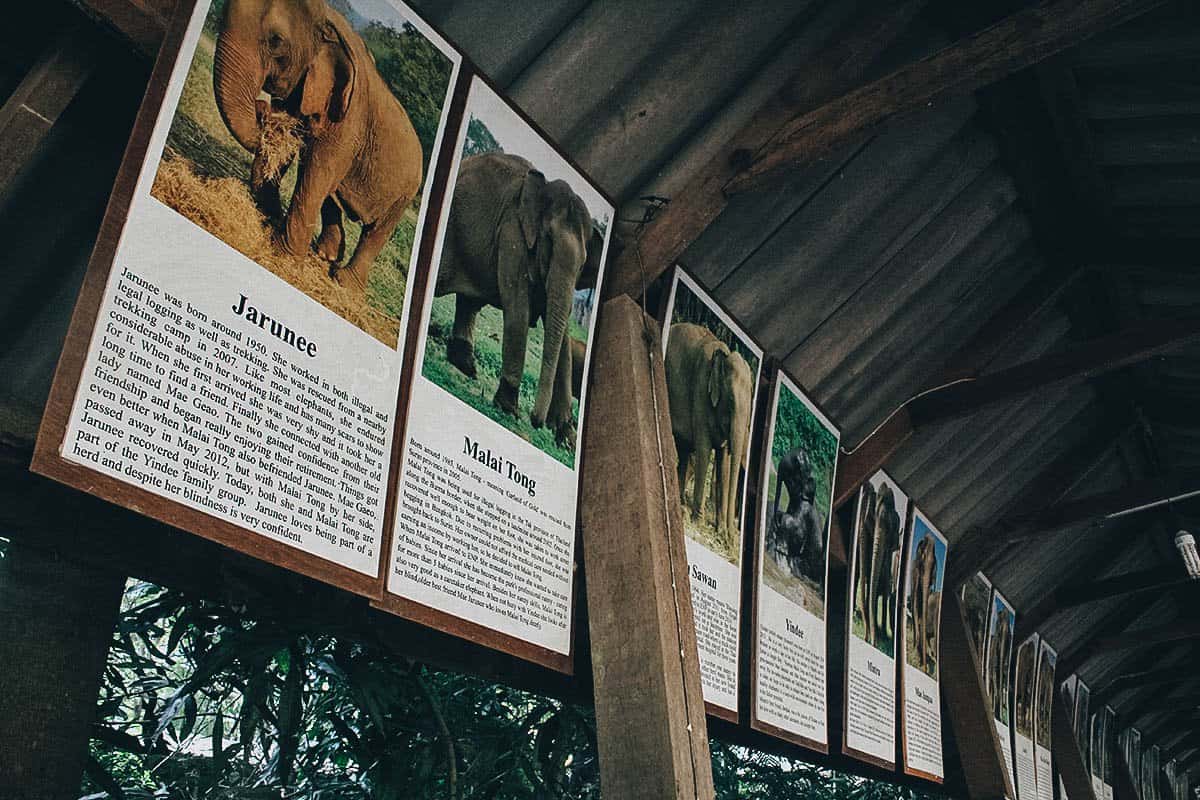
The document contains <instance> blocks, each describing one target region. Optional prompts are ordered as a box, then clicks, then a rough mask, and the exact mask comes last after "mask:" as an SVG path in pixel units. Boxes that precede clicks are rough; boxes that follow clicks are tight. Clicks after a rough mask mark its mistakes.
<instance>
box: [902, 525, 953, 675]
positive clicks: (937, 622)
mask: <svg viewBox="0 0 1200 800" xmlns="http://www.w3.org/2000/svg"><path fill="white" fill-rule="evenodd" d="M912 529H913V532H912V541H911V542H910V544H909V549H908V581H907V583H908V587H907V591H906V593H905V596H906V598H907V599H906V601H905V612H904V613H905V630H906V634H905V648H906V650H907V653H908V655H907V658H908V663H909V664H911V665H912V666H914V667H916V668H917V669H919V670H921V671H922V672H924V673H925V674H926V675H928V676H929V677H931V678H934V679H935V680H936V679H937V676H938V660H939V659H938V643H939V641H940V626H941V608H942V581H943V579H944V577H945V572H946V541H945V540H944V539H942V538H941V536H939V535H938V534H937V533H936V532H935V531H934V529H933V527H932V526H931V525H930V524H929V523H928V521H927V520H926V519H925V518H924V517H923V516H922V515H921V514H920V513H919V512H918V513H915V514H914V515H913V524H912Z"/></svg>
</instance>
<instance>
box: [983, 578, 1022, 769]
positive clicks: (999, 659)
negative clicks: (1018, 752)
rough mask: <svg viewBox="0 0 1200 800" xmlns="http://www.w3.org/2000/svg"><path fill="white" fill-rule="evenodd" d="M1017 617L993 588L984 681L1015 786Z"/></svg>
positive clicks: (1008, 604) (1005, 763)
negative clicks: (1013, 689)
mask: <svg viewBox="0 0 1200 800" xmlns="http://www.w3.org/2000/svg"><path fill="white" fill-rule="evenodd" d="M1016 620H1017V615H1016V611H1014V610H1013V607H1012V605H1011V604H1010V603H1009V602H1008V601H1007V600H1005V599H1004V595H1002V594H1001V593H1000V591H999V590H998V589H995V588H993V590H992V605H991V614H990V617H989V620H988V641H987V658H986V663H985V664H984V669H985V670H986V672H985V675H984V678H985V680H984V684H985V686H986V688H987V692H988V698H989V699H990V700H991V703H992V719H993V721H994V723H995V725H996V735H997V736H999V737H1000V749H1001V750H1003V751H1004V767H1005V769H1006V770H1007V771H1008V779H1009V782H1010V784H1011V785H1012V786H1013V787H1016V784H1017V781H1016V776H1015V775H1014V773H1013V752H1012V659H1013V630H1014V629H1015V627H1016ZM1014 793H1015V788H1014Z"/></svg>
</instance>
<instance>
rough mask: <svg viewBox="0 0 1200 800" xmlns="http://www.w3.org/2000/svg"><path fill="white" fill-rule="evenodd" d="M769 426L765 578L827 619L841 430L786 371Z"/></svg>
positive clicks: (767, 583)
mask: <svg viewBox="0 0 1200 800" xmlns="http://www.w3.org/2000/svg"><path fill="white" fill-rule="evenodd" d="M770 430H771V438H770V444H769V446H770V448H771V449H770V459H769V461H768V462H767V470H766V475H764V478H765V484H764V486H765V489H764V492H763V495H764V496H765V497H766V503H767V504H766V507H765V514H764V516H763V520H764V522H763V524H764V533H763V541H764V543H763V556H762V559H761V561H762V580H763V582H764V583H766V585H767V586H769V587H771V588H772V589H774V590H775V591H776V592H778V593H779V594H781V595H782V596H784V597H786V598H787V599H788V600H791V601H792V602H793V603H795V604H796V605H798V606H801V607H802V608H804V610H806V611H808V612H809V613H811V614H812V615H813V616H815V617H817V618H818V619H824V618H825V576H826V563H827V562H826V558H825V554H826V551H827V550H828V543H829V514H830V511H831V508H830V506H831V504H832V502H833V477H834V473H835V472H836V470H837V451H838V432H837V430H836V429H835V428H834V427H833V426H832V425H831V424H830V423H829V421H828V420H826V419H825V418H824V416H822V415H821V414H820V413H819V412H818V411H817V410H816V408H815V407H814V406H813V405H812V404H811V403H809V402H808V401H807V400H806V399H805V398H804V396H803V395H801V394H800V392H799V391H798V390H797V389H796V387H795V386H793V385H792V383H791V381H789V380H787V378H785V377H784V376H783V375H780V376H779V379H778V380H777V382H776V389H775V409H774V415H773V418H772V422H771V428H770Z"/></svg>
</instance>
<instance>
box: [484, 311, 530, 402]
mask: <svg viewBox="0 0 1200 800" xmlns="http://www.w3.org/2000/svg"><path fill="white" fill-rule="evenodd" d="M528 337H529V304H528V302H526V303H520V302H514V303H511V304H510V305H508V306H506V307H505V308H504V338H503V343H502V346H501V350H502V363H501V367H500V384H499V385H498V386H497V387H496V395H495V397H493V398H492V403H493V404H495V406H496V407H497V408H499V409H500V410H501V411H504V412H506V413H508V414H512V415H513V416H514V417H515V416H517V412H518V404H519V401H520V393H521V377H522V376H523V375H524V374H525V343H526V341H527V340H528Z"/></svg>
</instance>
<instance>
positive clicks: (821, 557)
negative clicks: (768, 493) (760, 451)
mask: <svg viewBox="0 0 1200 800" xmlns="http://www.w3.org/2000/svg"><path fill="white" fill-rule="evenodd" d="M785 489H786V496H787V504H786V506H785V507H783V508H781V507H780V506H781V500H780V499H781V497H782V496H784V494H785V491H784V490H785ZM816 491H817V487H816V475H815V470H814V467H813V462H812V459H811V458H810V457H809V455H808V452H807V451H805V450H804V449H803V448H801V447H797V448H794V449H792V450H789V451H788V452H787V453H786V454H785V455H784V457H783V458H781V459H780V460H779V465H778V466H777V467H776V470H775V489H774V491H773V492H772V501H771V502H772V506H771V510H770V512H768V515H767V541H766V551H767V553H768V554H769V555H770V556H771V557H772V558H774V559H775V563H776V564H778V565H779V566H780V567H781V568H783V569H785V570H787V571H789V572H790V573H791V574H792V577H794V578H807V579H808V580H809V581H811V582H812V583H814V584H816V585H817V586H819V587H820V586H823V585H824V581H825V517H824V515H822V514H821V513H820V512H819V511H817V507H816V503H815V500H816Z"/></svg>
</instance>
